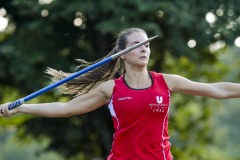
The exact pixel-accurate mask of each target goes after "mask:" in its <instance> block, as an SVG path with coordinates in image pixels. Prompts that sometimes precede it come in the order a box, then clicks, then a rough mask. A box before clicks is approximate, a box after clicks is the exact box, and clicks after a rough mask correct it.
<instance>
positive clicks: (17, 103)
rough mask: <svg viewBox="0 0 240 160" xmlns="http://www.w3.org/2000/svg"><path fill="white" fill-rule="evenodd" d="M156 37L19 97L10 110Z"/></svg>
mask: <svg viewBox="0 0 240 160" xmlns="http://www.w3.org/2000/svg"><path fill="white" fill-rule="evenodd" d="M156 37H157V35H156V36H153V37H151V38H149V39H147V40H145V41H142V42H140V43H137V44H135V45H133V46H131V47H128V48H126V49H124V50H122V51H120V52H118V53H116V54H114V55H112V56H110V57H107V58H105V59H103V60H101V61H99V62H97V63H95V64H93V65H91V66H88V67H86V68H84V69H82V70H80V71H78V72H75V73H73V74H72V75H70V76H68V77H66V78H64V79H62V80H60V81H58V82H56V83H53V84H51V85H49V86H46V87H44V88H42V89H40V90H38V91H36V92H34V93H32V94H30V95H28V96H26V97H24V98H21V99H18V100H16V101H14V102H12V103H10V104H9V105H8V110H12V109H14V108H16V107H18V106H20V105H22V104H23V103H24V102H27V101H29V100H31V99H33V98H35V97H37V96H39V95H41V94H43V93H45V92H47V91H49V90H51V89H53V88H56V87H57V86H60V85H61V84H63V83H66V82H68V81H70V80H72V79H74V78H76V77H78V76H80V75H82V74H84V73H86V72H88V71H90V70H92V69H95V68H97V67H99V66H101V65H103V64H105V63H107V62H109V61H111V60H114V59H116V58H118V57H120V56H121V55H123V54H126V53H128V52H130V51H132V50H134V49H136V48H138V47H140V46H141V45H143V44H145V43H147V42H149V41H151V40H153V39H155V38H156Z"/></svg>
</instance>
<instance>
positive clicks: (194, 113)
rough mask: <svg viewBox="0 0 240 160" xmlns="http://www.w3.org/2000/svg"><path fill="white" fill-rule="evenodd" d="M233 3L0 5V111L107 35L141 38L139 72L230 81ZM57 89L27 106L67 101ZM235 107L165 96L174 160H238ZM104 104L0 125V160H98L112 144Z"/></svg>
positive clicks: (100, 46)
mask: <svg viewBox="0 0 240 160" xmlns="http://www.w3.org/2000/svg"><path fill="white" fill-rule="evenodd" d="M239 6H240V1H238V0H214V1H199V0H188V1H185V0H171V1H169V0H135V1H129V0H118V1H114V0H85V1H83V0H75V1H73V0H68V1H60V0H35V1H29V0H1V1H0V103H7V102H12V101H14V100H17V99H19V98H22V97H25V96H27V95H28V94H30V93H32V92H35V91H37V90H39V89H41V88H43V87H45V86H47V85H49V82H50V81H49V78H48V77H47V75H46V74H45V73H44V71H45V69H46V67H52V68H55V69H57V70H62V71H65V72H74V70H75V67H76V65H77V63H76V61H75V59H78V58H81V59H85V60H87V61H95V60H97V59H98V58H100V57H103V56H105V55H106V54H107V53H108V52H109V51H111V49H112V48H113V44H114V42H115V41H114V40H115V37H116V34H117V33H118V32H120V31H121V30H123V29H125V28H129V27H139V28H143V29H144V30H146V32H147V33H148V35H149V37H151V36H154V35H156V34H158V35H159V38H158V39H156V40H154V41H153V42H151V59H150V62H149V70H154V71H157V72H163V73H171V74H179V75H182V76H185V77H186V78H189V79H191V80H194V81H198V82H218V81H230V82H240V70H239V65H240V48H239V47H240V10H239ZM71 98H72V97H70V96H66V95H63V94H61V93H60V92H59V91H58V90H57V89H54V90H52V91H49V92H48V93H46V94H44V95H42V96H39V97H37V98H34V99H33V100H31V101H29V102H28V103H44V102H53V101H62V102H65V101H68V100H70V99H71ZM239 104H240V100H239V99H229V100H215V99H210V98H203V97H196V96H195V97H194V96H189V95H182V94H179V93H174V94H173V96H172V104H171V109H170V119H169V121H170V123H169V130H170V136H171V143H172V154H173V155H174V159H177V160H239V159H240V134H239V133H240V126H239V114H240V105H239ZM112 134H113V127H112V120H111V116H110V113H109V111H108V108H107V106H103V107H101V108H100V109H98V110H96V111H94V112H91V113H87V114H85V115H79V116H74V117H70V118H44V117H38V116H33V115H26V114H18V115H15V116H13V117H10V118H0V160H46V159H48V160H65V159H68V160H102V159H105V158H106V156H107V155H108V153H109V151H110V148H111V143H112Z"/></svg>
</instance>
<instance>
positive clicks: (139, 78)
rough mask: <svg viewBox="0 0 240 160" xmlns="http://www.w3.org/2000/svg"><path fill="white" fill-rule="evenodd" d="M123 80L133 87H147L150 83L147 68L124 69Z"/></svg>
mask: <svg viewBox="0 0 240 160" xmlns="http://www.w3.org/2000/svg"><path fill="white" fill-rule="evenodd" d="M124 80H125V81H126V83H127V85H128V86H129V87H131V88H134V89H143V88H149V87H151V85H152V80H151V77H150V76H149V73H148V71H147V70H143V71H132V70H131V71H126V73H125V76H124Z"/></svg>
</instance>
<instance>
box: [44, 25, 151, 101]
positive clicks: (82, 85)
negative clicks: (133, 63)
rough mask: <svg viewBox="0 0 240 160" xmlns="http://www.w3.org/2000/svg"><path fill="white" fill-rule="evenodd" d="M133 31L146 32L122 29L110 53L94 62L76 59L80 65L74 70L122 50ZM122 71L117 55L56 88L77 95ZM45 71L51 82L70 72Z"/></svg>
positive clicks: (51, 69) (123, 68)
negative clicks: (113, 58) (115, 57)
mask: <svg viewBox="0 0 240 160" xmlns="http://www.w3.org/2000/svg"><path fill="white" fill-rule="evenodd" d="M133 32H143V33H145V34H146V32H145V31H144V30H142V29H140V28H129V29H125V30H123V31H122V32H120V33H119V34H118V35H117V38H116V42H115V47H114V48H113V50H112V51H111V52H110V53H108V54H107V56H105V57H103V58H101V59H99V60H97V61H94V62H87V61H85V60H83V59H76V60H77V62H79V63H80V65H79V66H77V68H76V71H78V70H81V69H83V68H85V67H88V66H90V65H92V64H94V63H96V62H99V61H101V60H102V59H104V58H107V57H110V56H111V55H114V54H116V53H117V52H119V51H121V50H124V49H125V48H126V45H127V36H128V35H130V34H131V33H133ZM124 71H125V67H124V63H123V60H122V59H121V58H120V57H119V58H117V59H115V60H112V61H110V62H108V63H105V64H103V65H101V66H99V67H97V68H95V69H93V70H91V71H89V72H87V73H85V74H83V75H81V76H79V77H77V78H75V79H73V80H71V81H68V82H66V83H64V84H62V85H61V86H59V87H58V89H59V90H60V91H61V92H62V93H64V94H68V95H74V96H78V95H81V94H84V93H87V92H89V91H90V90H91V89H93V88H95V87H96V86H98V85H99V84H100V83H102V82H104V81H107V80H111V79H113V78H114V76H115V75H116V74H119V75H122V74H124ZM46 73H47V74H49V75H50V77H51V80H52V82H53V83H54V82H57V81H59V80H61V79H64V78H66V77H68V76H70V75H71V74H72V73H66V72H63V71H57V70H55V69H53V68H49V67H48V68H47V70H46Z"/></svg>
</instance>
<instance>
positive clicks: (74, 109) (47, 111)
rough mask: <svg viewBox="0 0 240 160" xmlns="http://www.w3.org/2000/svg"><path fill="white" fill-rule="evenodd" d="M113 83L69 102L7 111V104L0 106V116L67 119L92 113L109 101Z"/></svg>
mask: <svg viewBox="0 0 240 160" xmlns="http://www.w3.org/2000/svg"><path fill="white" fill-rule="evenodd" d="M113 86H114V81H113V80H110V81H106V82H103V83H102V84H100V85H99V86H97V87H96V88H95V89H93V90H91V91H90V92H88V93H86V94H83V95H80V96H78V97H76V98H74V99H72V100H71V101H69V102H66V103H60V102H53V103H39V104H23V105H21V106H19V107H17V108H15V109H13V110H10V111H9V110H8V109H7V108H8V106H7V104H4V105H0V111H1V112H2V113H0V116H11V115H13V114H16V113H28V114H34V115H39V116H45V117H69V116H73V115H78V114H84V113H87V112H90V111H93V110H95V109H97V108H99V107H101V106H102V105H104V104H107V103H108V102H109V101H110V98H111V95H112V91H113Z"/></svg>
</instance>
